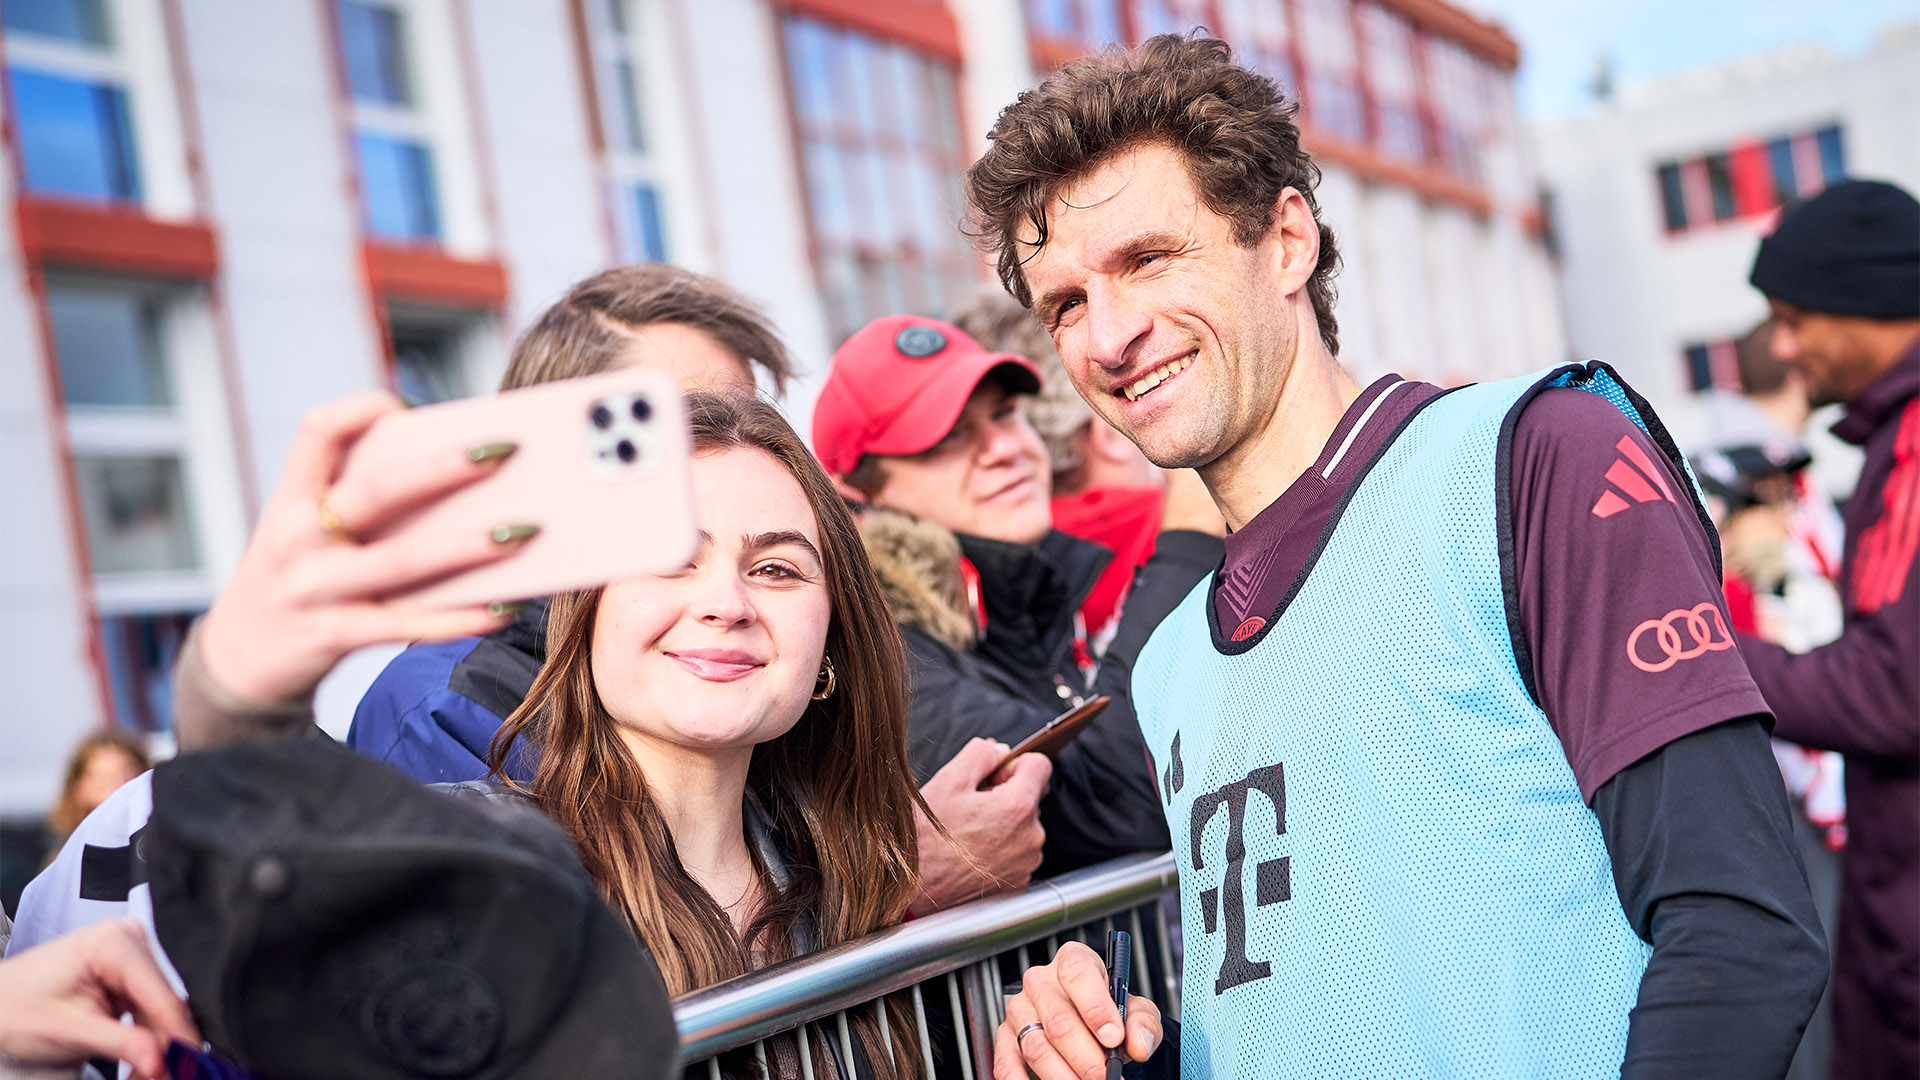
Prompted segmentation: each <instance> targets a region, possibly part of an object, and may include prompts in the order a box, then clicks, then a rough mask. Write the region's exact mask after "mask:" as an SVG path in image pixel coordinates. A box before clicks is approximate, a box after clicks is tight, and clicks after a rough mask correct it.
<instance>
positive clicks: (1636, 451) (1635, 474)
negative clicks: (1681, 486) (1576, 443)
mask: <svg viewBox="0 0 1920 1080" xmlns="http://www.w3.org/2000/svg"><path fill="white" fill-rule="evenodd" d="M1613 448H1614V449H1615V450H1617V451H1619V453H1620V456H1618V457H1616V458H1614V459H1613V464H1612V465H1610V466H1608V467H1607V473H1606V481H1607V483H1608V485H1610V486H1609V487H1608V488H1607V490H1605V491H1603V492H1601V493H1600V498H1598V499H1596V500H1595V501H1594V504H1593V516H1594V517H1597V518H1610V517H1612V516H1613V515H1615V514H1617V513H1619V512H1620V511H1622V510H1625V509H1627V508H1628V507H1630V506H1632V505H1633V503H1630V502H1628V501H1627V499H1628V498H1631V499H1632V500H1633V502H1634V503H1650V502H1659V501H1660V500H1662V499H1665V500H1666V501H1667V502H1675V501H1677V500H1675V499H1674V497H1673V491H1672V489H1670V488H1668V487H1667V480H1666V477H1664V476H1662V475H1661V474H1660V468H1659V466H1657V465H1655V464H1654V463H1653V459H1652V458H1650V457H1648V456H1647V452H1646V451H1644V450H1642V449H1640V444H1638V443H1636V442H1634V441H1633V437H1632V436H1631V435H1622V436H1620V441H1619V442H1617V443H1614V444H1613ZM1616 489H1617V490H1616ZM1623 492H1624V493H1625V495H1626V498H1622V497H1621V496H1622V493H1623Z"/></svg>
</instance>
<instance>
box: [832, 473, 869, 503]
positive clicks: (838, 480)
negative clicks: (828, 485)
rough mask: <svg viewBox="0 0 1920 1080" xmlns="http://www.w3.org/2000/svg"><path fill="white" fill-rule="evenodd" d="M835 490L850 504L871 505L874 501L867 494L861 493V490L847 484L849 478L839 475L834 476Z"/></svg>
mask: <svg viewBox="0 0 1920 1080" xmlns="http://www.w3.org/2000/svg"><path fill="white" fill-rule="evenodd" d="M833 488H834V490H835V491H838V492H839V493H840V497H841V498H843V499H845V500H847V501H848V502H850V503H870V502H872V501H873V500H872V499H870V498H868V497H867V493H866V492H864V491H861V490H860V489H859V488H857V487H854V486H853V485H852V484H849V483H847V478H846V477H844V476H839V475H835V476H834V478H833Z"/></svg>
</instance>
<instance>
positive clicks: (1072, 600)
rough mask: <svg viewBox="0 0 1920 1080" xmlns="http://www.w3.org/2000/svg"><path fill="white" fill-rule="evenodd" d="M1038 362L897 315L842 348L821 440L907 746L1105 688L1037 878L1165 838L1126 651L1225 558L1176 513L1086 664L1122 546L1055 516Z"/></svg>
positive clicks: (928, 763)
mask: <svg viewBox="0 0 1920 1080" xmlns="http://www.w3.org/2000/svg"><path fill="white" fill-rule="evenodd" d="M1039 390H1040V378H1039V372H1038V371H1037V370H1036V369H1035V367H1034V365H1033V363H1032V361H1030V360H1028V359H1027V358H1026V357H1025V356H1023V355H1021V354H1019V353H1011V352H990V351H988V350H987V349H984V348H982V347H981V345H980V344H979V343H978V342H976V341H975V340H974V339H973V338H972V337H970V336H968V335H967V334H966V333H965V332H963V331H962V330H960V329H959V328H958V327H956V326H953V325H951V324H949V323H943V322H940V321H938V320H934V319H927V318H919V317H914V316H907V315H894V316H889V317H886V318H881V319H876V320H874V321H873V322H871V323H868V324H867V325H866V326H865V327H863V328H862V329H861V330H860V331H859V332H858V333H856V334H854V335H853V337H851V338H849V339H848V340H847V343H846V344H845V345H843V346H841V347H840V350H839V351H838V352H836V353H835V354H834V357H833V362H832V364H831V365H830V366H829V368H828V371H827V382H826V385H825V386H824V387H822V388H821V392H820V400H819V402H818V403H817V405H816V407H815V409H814V422H813V445H814V451H815V452H816V453H818V454H819V455H820V458H821V461H822V462H823V463H825V465H826V467H827V470H828V472H829V473H831V474H833V476H834V479H835V481H836V482H837V483H838V484H839V485H840V490H841V493H842V494H843V495H844V496H846V498H847V499H848V500H849V501H851V502H852V503H854V504H855V505H856V507H858V508H859V509H860V510H861V514H860V519H861V531H862V533H863V535H864V537H865V539H866V542H867V548H868V551H869V553H870V554H871V556H872V558H873V560H874V565H875V569H876V570H877V571H878V572H879V574H880V577H881V580H882V582H883V583H884V584H886V585H887V587H888V588H889V595H890V597H891V598H892V600H893V608H894V614H895V617H896V619H897V620H898V621H899V623H900V630H901V634H902V636H903V637H905V639H906V642H907V650H908V654H909V656H908V660H909V662H908V671H909V674H910V675H911V677H912V680H913V686H912V699H911V713H910V717H911V718H910V720H909V723H908V729H907V740H908V743H907V744H908V748H909V750H910V751H911V752H912V754H913V763H914V769H915V771H916V773H918V774H919V775H921V776H926V775H929V774H930V773H932V772H933V771H934V770H936V769H938V768H940V767H941V766H942V764H943V763H944V762H946V761H948V760H949V759H950V758H953V757H954V756H955V755H956V754H958V753H959V752H960V751H961V750H962V748H963V747H965V746H966V745H967V744H968V743H969V742H970V741H972V740H974V739H977V738H992V739H997V740H999V741H1001V742H1005V743H1009V744H1012V743H1018V742H1019V741H1020V740H1021V739H1023V738H1025V737H1026V736H1028V735H1030V734H1032V733H1033V732H1035V731H1038V730H1039V729H1040V727H1041V726H1042V725H1044V724H1045V723H1046V722H1047V721H1048V720H1050V719H1052V718H1053V717H1054V716H1055V715H1057V714H1059V713H1061V712H1063V711H1065V710H1066V709H1068V708H1071V707H1073V706H1076V705H1079V704H1080V703H1081V702H1083V701H1084V700H1086V699H1087V698H1090V697H1093V696H1095V695H1099V694H1104V695H1107V696H1110V697H1111V698H1113V701H1112V703H1111V704H1110V705H1109V706H1108V707H1107V708H1106V710H1105V711H1104V712H1102V713H1101V714H1100V715H1099V716H1098V717H1097V718H1096V719H1094V720H1093V721H1092V722H1091V723H1090V724H1089V725H1088V726H1087V727H1086V728H1085V729H1084V730H1083V731H1082V733H1081V734H1080V736H1079V737H1078V738H1076V739H1075V740H1074V741H1073V742H1072V743H1070V744H1068V745H1067V746H1066V747H1065V748H1064V749H1063V750H1061V751H1060V752H1059V753H1058V754H1056V755H1055V758H1054V766H1055V768H1054V774H1053V782H1052V787H1051V789H1050V790H1049V792H1048V793H1047V796H1046V798H1045V799H1043V800H1042V801H1041V804H1040V821H1041V824H1042V825H1043V826H1044V827H1045V829H1046V846H1045V851H1044V856H1043V859H1042V862H1041V864H1040V869H1039V870H1038V871H1037V873H1038V874H1039V875H1040V876H1050V875H1052V874H1056V873H1060V872H1062V871H1066V870H1071V869H1075V868H1078V867H1081V866H1086V865H1088V864H1090V863H1094V862H1098V861H1100V860H1102V859H1108V858H1112V857H1114V856H1116V855H1123V854H1127V853H1129V852H1135V851H1158V850H1163V849H1164V848H1165V847H1166V845H1167V844H1168V843H1169V840H1168V834H1167V827H1166V820H1165V818H1164V816H1163V815H1162V813H1161V811H1160V801H1159V796H1158V791H1157V788H1156V782H1155V780H1154V778H1153V776H1152V774H1151V772H1150V771H1149V768H1148V764H1147V757H1146V747H1145V744H1144V743H1143V742H1142V741H1141V737H1140V729H1139V726H1138V724H1137V723H1136V721H1135V717H1134V712H1133V705H1132V686H1131V676H1132V669H1133V658H1134V657H1135V656H1136V655H1137V654H1138V651H1139V649H1140V648H1141V646H1143V645H1144V644H1145V643H1146V639H1147V637H1148V635H1149V634H1151V633H1152V631H1153V628H1154V627H1155V626H1157V625H1158V624H1159V622H1160V619H1161V618H1162V617H1164V616H1165V614H1166V613H1167V612H1168V611H1169V610H1171V609H1172V608H1173V606H1174V605H1175V604H1177V603H1178V602H1179V601H1180V599H1181V598H1183V597H1184V596H1185V595H1186V593H1187V592H1188V591H1189V590H1190V589H1191V588H1192V587H1193V586H1194V585H1195V584H1196V583H1197V582H1199V581H1200V579H1201V578H1203V577H1205V576H1206V575H1207V574H1208V573H1209V572H1211V571H1212V570H1213V568H1214V567H1215V566H1217V565H1218V564H1219V560H1220V555H1221V551H1222V544H1221V540H1220V539H1219V537H1218V536H1216V535H1212V534H1211V533H1209V532H1208V531H1207V530H1208V529H1209V528H1218V527H1219V526H1218V525H1217V522H1218V521H1219V517H1218V513H1217V512H1215V511H1213V510H1212V508H1211V506H1209V507H1208V508H1207V509H1208V513H1209V514H1210V515H1211V517H1209V518H1203V519H1201V520H1195V521H1167V522H1165V523H1164V524H1165V525H1166V527H1167V531H1166V532H1164V533H1163V534H1162V535H1161V538H1160V542H1159V544H1158V546H1157V549H1156V552H1155V554H1154V556H1153V558H1152V559H1150V560H1148V562H1147V564H1146V566H1145V567H1144V568H1143V569H1142V570H1141V572H1140V577H1139V579H1138V583H1137V585H1136V587H1135V588H1134V590H1133V594H1132V597H1131V599H1130V601H1129V603H1128V604H1127V606H1126V608H1125V609H1124V610H1123V612H1122V614H1121V616H1120V621H1121V626H1120V628H1119V630H1118V631H1117V632H1116V634H1115V636H1114V639H1113V644H1112V646H1111V647H1110V648H1109V649H1108V650H1107V652H1106V654H1105V655H1104V656H1103V657H1102V658H1101V660H1100V662H1099V663H1098V664H1097V665H1094V664H1092V663H1090V662H1086V661H1088V660H1090V650H1089V648H1088V645H1087V642H1086V636H1085V633H1084V624H1083V622H1082V620H1081V619H1080V618H1079V617H1078V616H1079V610H1080V605H1081V603H1082V602H1083V600H1084V598H1085V597H1086V595H1087V594H1088V592H1089V591H1090V590H1091V589H1093V588H1094V585H1095V583H1096V581H1097V580H1098V579H1099V577H1100V573H1101V571H1102V570H1103V569H1104V568H1105V567H1106V565H1107V563H1108V561H1109V560H1110V559H1111V558H1112V554H1111V553H1110V552H1109V551H1107V550H1106V549H1105V548H1102V547H1100V546H1099V545H1097V544H1092V543H1089V542H1087V541H1085V540H1081V539H1078V538H1076V537H1072V536H1069V535H1067V534H1066V533H1064V532H1061V531H1058V530H1056V529H1055V528H1054V527H1053V511H1052V506H1051V502H1050V499H1049V493H1050V492H1049V489H1050V487H1051V485H1052V469H1051V463H1050V461H1049V459H1048V456H1047V450H1046V447H1045V445H1044V444H1043V443H1042V442H1041V440H1040V436H1039V435H1038V433H1036V432H1035V431H1034V429H1033V426H1032V425H1031V424H1030V423H1028V421H1027V417H1026V405H1027V399H1028V398H1029V397H1030V396H1031V395H1033V394H1035V393H1037V392H1038V391H1039Z"/></svg>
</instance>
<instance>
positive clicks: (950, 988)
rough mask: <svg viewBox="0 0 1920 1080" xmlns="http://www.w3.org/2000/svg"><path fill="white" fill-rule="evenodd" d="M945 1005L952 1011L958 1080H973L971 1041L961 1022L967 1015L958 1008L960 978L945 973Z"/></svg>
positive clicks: (965, 1027) (951, 973)
mask: <svg viewBox="0 0 1920 1080" xmlns="http://www.w3.org/2000/svg"><path fill="white" fill-rule="evenodd" d="M947 1004H948V1005H949V1006H950V1007H951V1008H952V1009H953V1045H954V1049H956V1050H958V1051H960V1054H959V1058H960V1080H973V1039H972V1037H971V1036H970V1035H969V1034H968V1032H967V1026H966V1024H964V1023H962V1022H961V1020H962V1018H963V1017H965V1016H966V1015H967V1013H966V1010H964V1009H962V1008H961V1007H960V977H959V976H957V975H955V974H954V973H953V972H951V971H949V972H947Z"/></svg>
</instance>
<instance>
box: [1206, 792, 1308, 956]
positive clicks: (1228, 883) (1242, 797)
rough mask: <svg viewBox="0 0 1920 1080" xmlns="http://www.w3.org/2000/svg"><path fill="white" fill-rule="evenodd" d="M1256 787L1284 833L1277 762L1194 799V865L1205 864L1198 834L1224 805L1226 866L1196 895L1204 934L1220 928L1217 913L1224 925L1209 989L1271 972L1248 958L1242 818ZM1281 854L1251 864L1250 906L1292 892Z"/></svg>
mask: <svg viewBox="0 0 1920 1080" xmlns="http://www.w3.org/2000/svg"><path fill="white" fill-rule="evenodd" d="M1253 792H1259V793H1260V794H1262V795H1264V796H1266V797H1267V801H1268V802H1271V803H1272V804H1273V819H1274V831H1275V832H1276V833H1277V834H1278V835H1280V836H1285V835H1286V834H1287V783H1286V778H1285V775H1284V774H1283V773H1282V771H1281V767H1280V765H1279V763H1278V762H1276V763H1274V764H1272V765H1266V766H1263V767H1261V768H1258V769H1255V770H1253V771H1252V772H1250V773H1248V774H1247V778H1246V779H1245V780H1236V781H1234V782H1233V783H1231V784H1228V785H1226V786H1225V787H1223V788H1221V789H1220V790H1218V791H1214V792H1210V793H1208V794H1206V795H1202V796H1199V797H1198V798H1196V799H1194V800H1193V823H1192V843H1193V868H1194V870H1195V871H1199V870H1202V869H1204V868H1205V864H1204V863H1202V862H1201V859H1200V834H1201V833H1202V832H1205V831H1206V828H1207V823H1208V822H1210V821H1212V820H1213V818H1214V815H1215V814H1217V813H1219V811H1220V808H1221V807H1223V806H1224V807H1226V809H1227V865H1226V874H1225V880H1224V881H1222V882H1221V883H1220V885H1219V886H1217V887H1215V888H1212V889H1207V890H1206V891H1204V892H1202V893H1201V894H1200V915H1201V920H1202V922H1203V924H1204V925H1205V927H1206V931H1207V933H1209V934H1211V933H1213V932H1214V931H1215V930H1217V929H1219V926H1220V921H1221V916H1222V915H1224V916H1225V919H1226V924H1227V950H1226V958H1225V959H1224V960H1222V961H1221V962H1220V977H1219V978H1217V979H1215V980H1214V982H1213V992H1214V993H1215V994H1224V993H1226V992H1227V991H1228V990H1231V989H1233V988H1234V987H1236V986H1239V985H1241V984H1242V983H1250V982H1255V981H1257V980H1260V979H1264V978H1266V977H1268V976H1269V975H1272V974H1273V965H1272V964H1270V963H1268V962H1267V961H1265V960H1261V961H1258V962H1255V961H1253V960H1249V959H1248V958H1247V886H1246V873H1245V870H1246V862H1247V844H1246V832H1245V826H1246V820H1247V796H1248V795H1249V794H1251V793H1253ZM1289 865H1290V860H1289V859H1288V858H1287V857H1286V856H1284V855H1283V856H1281V857H1279V858H1277V859H1268V860H1266V861H1265V862H1261V863H1257V864H1255V865H1254V868H1253V879H1254V886H1253V890H1254V891H1253V903H1254V906H1255V907H1266V906H1267V905H1269V904H1277V903H1280V902H1281V901H1282V900H1286V899H1288V898H1289V897H1291V896H1292V895H1293V883H1292V879H1291V876H1290V871H1289Z"/></svg>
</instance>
